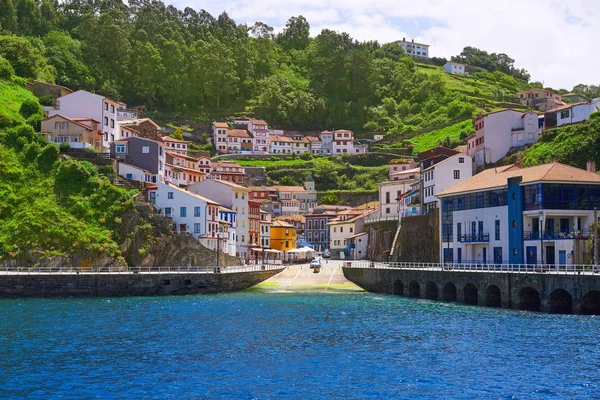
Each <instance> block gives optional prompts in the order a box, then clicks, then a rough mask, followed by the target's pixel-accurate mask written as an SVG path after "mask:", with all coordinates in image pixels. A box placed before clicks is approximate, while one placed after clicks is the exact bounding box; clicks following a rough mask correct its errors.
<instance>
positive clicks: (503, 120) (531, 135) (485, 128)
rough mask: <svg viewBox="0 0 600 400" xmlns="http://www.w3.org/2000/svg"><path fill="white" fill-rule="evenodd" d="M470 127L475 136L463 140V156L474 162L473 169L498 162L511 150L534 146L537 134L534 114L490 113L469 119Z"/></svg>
mask: <svg viewBox="0 0 600 400" xmlns="http://www.w3.org/2000/svg"><path fill="white" fill-rule="evenodd" d="M473 125H474V126H475V134H474V135H472V136H469V137H468V138H467V154H468V155H469V156H471V157H473V159H474V160H475V165H474V166H475V168H479V167H482V166H483V165H484V164H493V163H495V162H497V161H499V160H500V159H501V158H502V157H504V156H506V154H508V152H509V151H510V150H511V148H522V147H523V146H525V145H530V144H533V143H537V141H538V137H539V134H540V132H539V128H538V115H537V114H536V113H534V112H521V111H516V110H501V111H495V112H490V113H487V114H483V115H480V116H479V117H477V118H475V119H473Z"/></svg>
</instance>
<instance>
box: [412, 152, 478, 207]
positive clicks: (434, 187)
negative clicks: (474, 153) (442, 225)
mask: <svg viewBox="0 0 600 400" xmlns="http://www.w3.org/2000/svg"><path fill="white" fill-rule="evenodd" d="M421 175H422V178H423V179H422V181H423V206H422V211H423V213H427V211H429V210H431V209H433V208H438V204H439V200H438V198H437V195H438V194H439V193H441V192H442V191H444V190H446V189H447V188H449V187H451V186H454V185H456V184H457V183H459V182H462V181H464V180H466V179H469V178H470V177H471V176H473V158H471V157H470V156H468V155H466V154H456V155H454V156H452V157H449V158H446V159H445V160H443V161H440V162H439V163H437V164H434V165H432V166H431V167H429V168H426V169H424V170H423V171H422V172H421Z"/></svg>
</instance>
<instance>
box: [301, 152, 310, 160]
mask: <svg viewBox="0 0 600 400" xmlns="http://www.w3.org/2000/svg"><path fill="white" fill-rule="evenodd" d="M312 158H313V156H312V154H310V153H308V152H306V153H302V154H301V155H300V159H301V160H305V161H309V160H312Z"/></svg>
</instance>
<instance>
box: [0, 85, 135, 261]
mask: <svg viewBox="0 0 600 400" xmlns="http://www.w3.org/2000/svg"><path fill="white" fill-rule="evenodd" d="M27 100H29V102H28V103H30V107H28V112H31V111H35V110H36V109H39V103H37V98H36V97H35V96H33V95H32V94H31V93H30V92H29V91H27V90H25V89H24V88H22V87H20V86H18V85H15V84H12V83H9V82H6V81H0V117H2V120H3V125H0V160H2V161H1V162H0V260H2V259H18V260H21V261H22V263H23V265H24V266H26V265H27V264H29V263H30V262H34V261H35V260H37V259H39V258H46V257H50V256H57V255H60V256H65V255H77V256H79V257H80V259H81V260H82V261H85V260H87V259H93V258H98V257H101V256H104V255H105V256H109V257H113V258H120V257H121V256H122V255H121V250H120V248H119V244H120V243H122V241H123V239H124V238H123V237H122V236H121V234H119V233H118V232H119V229H118V228H119V226H120V224H121V222H122V221H121V217H122V216H123V215H124V213H126V212H127V211H130V210H132V209H133V201H132V196H133V195H134V193H132V192H130V191H128V190H125V189H120V188H117V187H115V186H113V185H112V184H111V183H110V182H109V180H108V179H107V178H106V177H105V176H103V175H102V174H100V173H99V172H98V170H97V169H96V167H94V166H93V165H92V164H90V163H88V162H79V161H75V160H71V159H70V158H68V157H64V156H61V155H60V153H59V149H58V147H57V146H55V145H54V144H49V143H47V142H46V141H45V140H44V138H43V137H42V136H40V135H36V134H35V133H34V130H33V128H32V127H31V126H30V125H28V124H25V123H23V122H24V121H25V118H24V116H23V115H21V114H20V113H19V110H20V109H21V106H22V104H23V103H24V102H25V101H27ZM25 111H26V110H23V112H25ZM30 121H31V120H30ZM10 125H12V127H7V126H10Z"/></svg>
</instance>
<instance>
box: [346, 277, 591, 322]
mask: <svg viewBox="0 0 600 400" xmlns="http://www.w3.org/2000/svg"><path fill="white" fill-rule="evenodd" d="M343 271H344V275H345V276H346V278H347V279H348V280H350V281H352V282H354V283H356V284H357V285H358V286H360V287H362V288H364V289H365V290H367V291H369V292H375V293H389V294H396V295H401V296H410V297H419V298H424V299H432V300H443V301H457V302H460V303H465V304H472V305H480V306H488V307H503V308H513V309H521V310H531V311H545V312H554V313H567V314H570V313H576V314H594V315H600V276H599V275H596V274H547V273H507V272H464V271H448V270H442V269H441V268H440V269H437V270H436V269H433V268H432V269H430V270H428V269H421V270H418V269H413V270H411V269H393V268H377V266H375V267H373V268H369V267H364V268H363V267H361V268H357V267H343Z"/></svg>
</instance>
